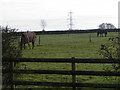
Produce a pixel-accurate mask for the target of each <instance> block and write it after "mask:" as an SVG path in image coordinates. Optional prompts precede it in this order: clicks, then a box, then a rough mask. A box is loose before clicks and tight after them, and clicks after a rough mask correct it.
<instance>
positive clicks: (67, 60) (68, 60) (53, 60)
mask: <svg viewBox="0 0 120 90" xmlns="http://www.w3.org/2000/svg"><path fill="white" fill-rule="evenodd" d="M4 61H8V62H49V63H50V62H51V63H72V62H73V63H119V64H120V60H119V59H111V60H109V59H75V58H22V59H21V58H20V59H4Z"/></svg>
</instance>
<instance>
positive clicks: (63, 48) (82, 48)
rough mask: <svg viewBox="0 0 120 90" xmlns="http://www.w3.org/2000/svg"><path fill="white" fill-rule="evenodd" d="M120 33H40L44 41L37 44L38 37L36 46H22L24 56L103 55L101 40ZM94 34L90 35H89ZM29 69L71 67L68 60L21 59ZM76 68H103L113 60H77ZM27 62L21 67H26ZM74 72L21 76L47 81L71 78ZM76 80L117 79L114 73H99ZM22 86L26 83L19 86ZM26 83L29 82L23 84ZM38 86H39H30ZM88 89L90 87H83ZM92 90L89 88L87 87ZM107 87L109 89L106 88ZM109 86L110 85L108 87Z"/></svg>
mask: <svg viewBox="0 0 120 90" xmlns="http://www.w3.org/2000/svg"><path fill="white" fill-rule="evenodd" d="M114 36H117V33H108V36H107V37H96V33H88V34H87V33H85V34H60V35H40V37H41V39H40V40H41V44H40V45H38V38H37V40H36V42H35V48H34V49H28V48H27V49H26V50H23V57H24V58H71V57H75V58H102V56H100V55H99V52H98V51H99V49H100V45H101V44H105V43H107V42H109V40H108V39H109V37H114ZM90 37H91V38H90ZM21 64H25V65H26V68H27V69H28V70H29V69H33V70H36V69H40V70H71V65H70V64H69V63H60V64H58V63H33V62H32V63H21ZM76 65H77V66H76V68H77V70H87V71H93V70H94V71H103V69H104V67H109V68H111V65H110V64H76ZM24 67H25V66H22V65H21V67H20V69H24ZM71 78H72V77H71V76H67V75H47V74H46V75H44V74H41V75H39V74H35V75H33V74H29V75H22V76H21V77H19V78H18V79H20V80H25V81H45V82H71ZM77 82H84V83H85V82H86V83H87V82H91V83H117V81H116V80H115V77H113V78H112V80H111V78H110V77H99V76H77ZM19 87H23V86H19ZM24 87H27V86H24ZM30 87H36V86H29V88H30ZM84 90H87V89H84ZM88 90H89V89H88ZM90 90H104V89H93V88H92V89H90ZM105 90H106V89H105ZM108 90H110V89H108Z"/></svg>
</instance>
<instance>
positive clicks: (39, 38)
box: [39, 36, 40, 45]
mask: <svg viewBox="0 0 120 90" xmlns="http://www.w3.org/2000/svg"><path fill="white" fill-rule="evenodd" d="M39 45H40V36H39Z"/></svg>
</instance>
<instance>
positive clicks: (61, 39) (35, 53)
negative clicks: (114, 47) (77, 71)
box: [23, 33, 117, 58]
mask: <svg viewBox="0 0 120 90" xmlns="http://www.w3.org/2000/svg"><path fill="white" fill-rule="evenodd" d="M90 36H91V42H90ZM113 36H117V33H108V36H107V37H96V33H91V34H90V33H85V34H60V35H40V41H41V42H40V46H39V44H38V37H39V36H37V40H36V42H35V48H34V49H31V50H30V49H28V48H27V49H26V50H24V51H23V57H25V58H71V57H75V58H101V56H100V55H99V53H98V51H99V49H100V45H101V44H105V43H107V42H108V39H109V37H113ZM26 46H27V45H26Z"/></svg>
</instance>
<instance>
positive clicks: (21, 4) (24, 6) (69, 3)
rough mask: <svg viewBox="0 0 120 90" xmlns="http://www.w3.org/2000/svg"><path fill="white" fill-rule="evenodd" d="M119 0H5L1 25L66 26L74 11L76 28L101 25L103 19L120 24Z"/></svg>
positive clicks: (22, 27) (0, 6)
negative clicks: (41, 22)
mask: <svg viewBox="0 0 120 90" xmlns="http://www.w3.org/2000/svg"><path fill="white" fill-rule="evenodd" d="M118 1H119V0H1V1H0V10H1V13H2V14H1V16H0V25H9V26H10V27H12V28H18V29H20V30H42V28H41V24H40V20H41V19H45V21H46V23H47V26H46V30H61V29H63V30H66V29H68V26H67V24H68V23H69V21H68V20H67V18H68V12H70V11H72V12H73V15H72V16H73V24H74V26H73V28H74V29H92V28H98V25H99V24H101V23H103V22H104V23H112V24H114V25H115V26H116V27H118V25H117V24H118Z"/></svg>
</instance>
